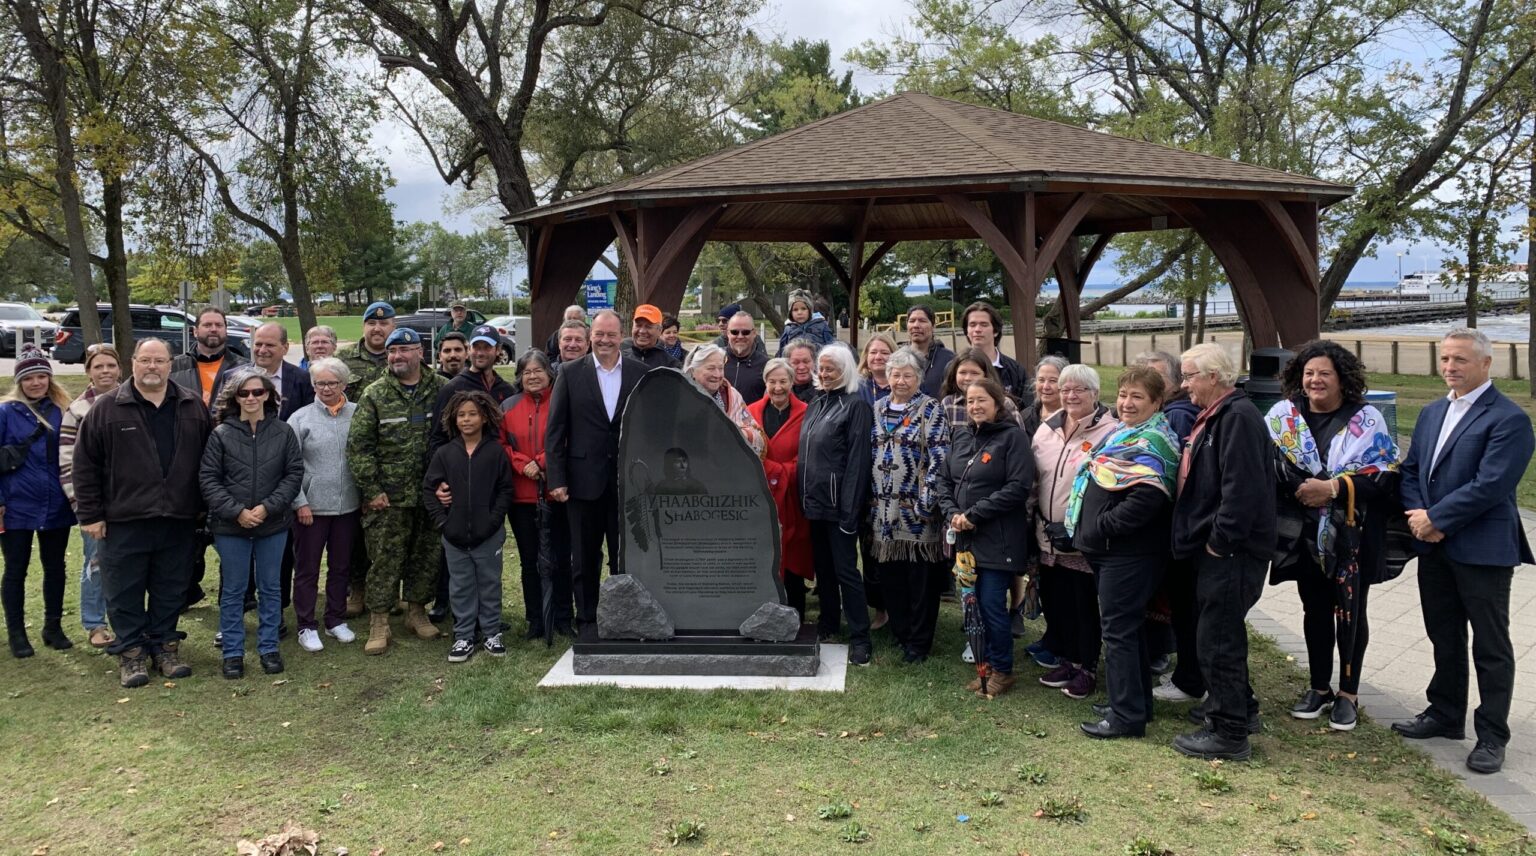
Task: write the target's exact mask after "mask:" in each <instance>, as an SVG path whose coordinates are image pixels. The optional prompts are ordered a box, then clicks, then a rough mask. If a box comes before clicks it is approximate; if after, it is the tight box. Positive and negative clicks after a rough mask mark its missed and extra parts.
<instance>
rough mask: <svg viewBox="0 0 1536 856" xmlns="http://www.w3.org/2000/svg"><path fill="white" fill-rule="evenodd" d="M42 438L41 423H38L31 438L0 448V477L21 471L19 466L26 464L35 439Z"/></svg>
mask: <svg viewBox="0 0 1536 856" xmlns="http://www.w3.org/2000/svg"><path fill="white" fill-rule="evenodd" d="M41 436H43V423H42V422H38V423H37V427H36V428H34V429H32V436H30V437H28V438H27V440H26V442H24V443H12V444H11V445H8V446H0V475H9V474H11V473H14V472H16V471H17V470H19V469H21V465H22V464H25V463H26V462H27V455H28V454H29V453H30V452H31V451H32V444H33V443H36V442H37V438H39V437H41Z"/></svg>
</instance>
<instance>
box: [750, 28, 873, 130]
mask: <svg viewBox="0 0 1536 856" xmlns="http://www.w3.org/2000/svg"><path fill="white" fill-rule="evenodd" d="M764 51H765V53H766V55H767V62H766V63H765V65H764V66H763V67H761V68H758V69H754V70H752V71H749V72H748V73H747V76H746V80H745V83H744V85H743V91H744V92H745V93H746V94H745V96H744V97H743V99H742V101H741V103H740V104H739V105H738V106H737V108H736V112H737V113H739V114H741V116H742V117H743V118H742V121H741V122H740V123H738V124H737V127H738V129H739V130H740V132H741V134H742V136H743V137H745V138H747V139H761V138H763V137H771V136H773V135H774V134H777V133H780V132H783V131H787V130H789V129H791V128H794V127H797V126H799V125H804V124H805V123H807V122H812V121H815V120H817V119H821V118H824V117H826V116H832V115H834V114H837V113H841V112H843V111H844V110H849V109H852V108H854V107H857V106H859V104H860V103H861V102H862V100H863V97H862V96H861V95H860V94H859V92H858V90H857V89H855V88H854V86H853V72H851V71H849V72H844V73H843V75H842V76H841V77H839V76H838V75H837V74H836V72H834V71H833V69H832V48H831V45H829V44H828V43H827V42H826V41H825V40H823V41H819V42H812V41H808V40H806V39H795V40H794V41H793V42H791V43H789V44H787V45H786V44H784V43H783V42H773V43H772V44H769V45H766V46H764Z"/></svg>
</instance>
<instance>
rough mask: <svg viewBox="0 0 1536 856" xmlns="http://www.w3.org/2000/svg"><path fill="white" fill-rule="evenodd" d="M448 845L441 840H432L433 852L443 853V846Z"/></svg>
mask: <svg viewBox="0 0 1536 856" xmlns="http://www.w3.org/2000/svg"><path fill="white" fill-rule="evenodd" d="M446 846H447V845H446V844H444V843H443V842H441V841H434V842H432V852H433V853H441V852H443V848H444V847H446Z"/></svg>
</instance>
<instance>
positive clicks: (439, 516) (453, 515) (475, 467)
mask: <svg viewBox="0 0 1536 856" xmlns="http://www.w3.org/2000/svg"><path fill="white" fill-rule="evenodd" d="M443 482H447V483H448V489H449V491H451V492H452V493H453V504H452V505H448V506H444V505H443V504H442V503H441V502H439V501H438V499H437V486H438V485H440V484H442V483H443ZM421 505H422V507H423V508H425V509H426V510H427V516H429V517H431V518H432V525H433V526H436V527H437V528H438V529H439V530H441V531H442V533H443V538H444V539H445V540H447V542H448V543H450V544H452V545H453V546H455V547H458V548H460V549H462V550H468V549H471V548H473V547H476V546H478V545H480V544H483V543H485V540H486V539H487V538H490V537H491V536H492V535H495V534H496V530H498V529H500V528H501V527H502V524H503V522H504V521H506V519H507V512H508V511H509V510H511V508H512V465H511V464H510V463H508V461H507V453H506V451H505V450H504V449H503V447H502V445H501V444H500V443H498V442H497V441H496V438H495V437H494V436H491V435H486V436H484V437H481V438H480V443H479V445H477V446H475V453H474V454H473V455H466V454H464V438H463V437H454V438H453V439H452V440H449V441H448V442H447V443H444V444H443V445H442V446H439V447H438V449H437V451H436V452H433V453H432V460H431V462H430V463H428V464H427V472H426V475H424V476H422V479H421Z"/></svg>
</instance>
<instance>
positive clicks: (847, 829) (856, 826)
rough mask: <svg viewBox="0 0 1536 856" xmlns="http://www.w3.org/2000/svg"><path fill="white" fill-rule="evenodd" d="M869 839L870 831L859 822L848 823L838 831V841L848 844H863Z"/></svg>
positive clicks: (851, 821)
mask: <svg viewBox="0 0 1536 856" xmlns="http://www.w3.org/2000/svg"><path fill="white" fill-rule="evenodd" d="M869 837H870V836H869V830H868V829H865V828H864V825H863V824H861V823H859V822H858V821H857V820H850V821H848V822H847V823H845V824H843V825H842V828H840V829H838V831H837V839H838V840H839V841H842V842H845V843H847V844H863V843H864V842H866V841H868V840H869Z"/></svg>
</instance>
